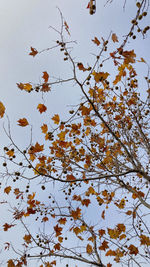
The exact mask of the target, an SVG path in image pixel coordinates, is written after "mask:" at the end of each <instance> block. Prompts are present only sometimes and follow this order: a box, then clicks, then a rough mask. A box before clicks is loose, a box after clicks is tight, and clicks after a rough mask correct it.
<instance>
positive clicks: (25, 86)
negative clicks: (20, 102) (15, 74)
mask: <svg viewBox="0 0 150 267" xmlns="http://www.w3.org/2000/svg"><path fill="white" fill-rule="evenodd" d="M31 88H32V85H31V84H30V83H24V90H25V91H30V90H31Z"/></svg>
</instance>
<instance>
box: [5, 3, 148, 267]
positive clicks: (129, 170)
mask: <svg viewBox="0 0 150 267" xmlns="http://www.w3.org/2000/svg"><path fill="white" fill-rule="evenodd" d="M109 2H112V1H107V3H109ZM93 5H94V7H93ZM88 8H89V9H90V14H91V15H94V14H95V12H97V11H96V1H90V2H89V4H88ZM148 8H149V2H148V1H146V0H141V1H138V2H137V1H136V2H135V17H134V18H133V20H132V21H131V25H130V29H129V31H128V33H127V34H126V35H125V37H123V40H122V41H120V39H121V38H122V36H121V37H119V36H117V33H112V32H111V33H110V35H109V37H108V38H107V39H106V38H104V37H101V38H100V37H98V36H94V37H93V39H92V43H93V45H95V51H96V52H95V53H96V54H95V55H93V62H92V63H85V62H86V60H87V59H85V60H84V59H82V60H81V59H80V60H78V61H77V60H76V59H74V56H73V49H72V46H74V45H76V44H75V42H73V41H72V40H71V39H70V38H71V36H70V31H71V30H70V28H69V26H68V24H67V22H66V21H65V19H64V17H63V15H62V13H61V11H60V17H61V27H60V30H57V29H54V30H55V31H56V32H57V33H58V39H57V40H56V45H55V48H48V49H45V50H44V51H41V52H48V51H49V50H52V51H54V50H53V49H59V50H60V51H61V52H62V54H63V60H64V62H65V64H68V65H69V68H70V66H71V70H72V76H70V77H68V78H66V79H65V78H52V77H51V74H50V73H48V71H43V74H42V81H41V83H39V84H32V83H28V82H27V83H26V82H25V83H23V82H18V83H17V87H18V89H19V90H22V91H23V92H24V91H25V92H26V93H30V94H34V93H35V92H37V93H39V94H40V93H41V96H42V97H41V103H39V104H38V105H37V110H35V113H36V112H39V113H40V114H41V121H39V129H40V135H41V136H38V135H37V139H36V138H33V137H32V125H31V124H32V122H30V120H29V119H27V118H25V117H23V118H20V119H18V121H17V122H16V123H17V124H18V127H22V132H23V131H24V130H25V129H26V127H28V128H29V129H30V130H31V139H30V140H29V145H28V146H27V147H24V149H21V148H20V147H19V146H18V145H17V142H16V140H14V139H13V138H12V135H11V131H10V123H9V121H8V127H7V129H6V128H5V132H6V134H7V136H8V138H9V141H10V142H9V145H7V146H6V145H5V146H4V149H3V154H1V159H2V162H3V163H2V164H3V171H1V177H2V188H1V190H2V192H3V194H4V196H6V201H4V202H3V203H1V204H3V205H7V204H9V203H10V198H8V197H9V196H11V197H12V198H14V199H15V205H14V207H13V208H12V210H11V211H12V218H10V221H9V222H6V223H5V224H4V225H3V230H4V231H10V229H12V230H13V229H15V227H17V225H18V224H21V225H22V226H23V228H24V235H23V236H22V237H21V238H22V241H21V242H22V249H21V250H16V249H15V247H14V245H15V240H14V244H12V245H11V244H10V242H9V241H6V242H5V246H4V251H5V253H8V251H10V250H11V249H13V250H14V252H15V254H16V258H15V257H13V258H11V259H8V261H7V266H8V267H14V266H16V267H20V266H28V264H29V263H30V260H33V259H35V260H36V259H38V260H39V261H38V264H39V265H38V266H39V267H43V266H46V267H53V266H59V259H60V258H61V259H65V262H66V260H67V259H69V260H70V261H69V262H71V260H72V261H76V264H77V266H80V264H81V262H83V263H85V264H86V265H89V266H101V267H104V266H107V267H111V266H126V265H127V266H144V264H145V266H146V264H148V263H150V252H149V246H150V238H149V234H150V230H149V224H148V218H149V217H148V216H149V209H150V204H149V197H150V196H149V183H150V173H149V169H150V168H149V166H150V158H149V154H150V143H149V129H150V127H149V103H150V78H149V76H148V75H149V65H148V62H147V60H146V59H144V58H143V57H142V58H141V57H140V58H139V57H138V55H136V32H137V34H139V35H140V38H148V30H149V29H150V27H149V26H147V25H145V26H144V27H143V26H142V27H143V28H141V24H140V23H141V20H142V19H144V18H145V17H146V16H147V14H148ZM129 40H130V46H132V49H128V41H129ZM131 43H132V45H131ZM39 54H40V51H38V50H37V49H36V48H33V47H31V50H30V52H29V55H30V56H32V57H33V58H34V57H37V56H38V55H39ZM108 61H109V62H110V64H111V68H112V70H113V71H112V73H111V71H108V70H107V68H106V67H105V64H107V62H108ZM139 65H140V66H143V65H144V66H146V67H145V69H147V70H146V71H147V73H146V75H145V77H142V75H141V74H140V73H139V72H138V71H137V70H136V69H137V66H139ZM141 68H142V67H141ZM114 73H115V74H114ZM67 83H69V84H70V88H72V87H75V88H76V87H77V88H79V89H80V92H81V98H80V101H79V102H78V103H74V106H73V107H71V109H70V110H69V113H68V115H66V114H64V117H62V115H60V114H57V113H56V114H55V113H54V115H53V117H52V118H51V120H50V119H49V118H48V116H47V123H46V122H44V121H43V119H42V114H43V113H44V114H46V112H47V113H48V110H49V109H50V107H49V106H47V105H46V104H45V100H44V99H45V98H46V95H47V94H51V91H52V90H53V88H54V87H55V85H57V84H59V85H63V84H67ZM141 86H142V90H143V91H142V94H141ZM70 90H72V89H70ZM30 94H29V97H30ZM56 102H57V101H56ZM69 104H70V103H69ZM0 117H4V119H5V107H4V105H3V103H2V102H0ZM6 120H7V118H6ZM30 130H29V131H30ZM41 140H42V141H41ZM22 183H23V184H24V189H22V185H21V184H22ZM16 184H17V186H16ZM40 190H43V191H44V194H41V193H39V191H40ZM113 218H114V222H113ZM78 264H79V265H78ZM119 264H120V265H119ZM66 266H68V265H66ZM147 266H148V265H147Z"/></svg>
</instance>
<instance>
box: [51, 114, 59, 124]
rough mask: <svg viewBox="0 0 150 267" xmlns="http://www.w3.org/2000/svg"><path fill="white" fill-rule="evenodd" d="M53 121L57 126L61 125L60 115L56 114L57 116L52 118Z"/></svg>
mask: <svg viewBox="0 0 150 267" xmlns="http://www.w3.org/2000/svg"><path fill="white" fill-rule="evenodd" d="M52 120H53V121H54V123H55V124H59V122H60V118H59V115H58V114H55V115H54V116H53V117H52Z"/></svg>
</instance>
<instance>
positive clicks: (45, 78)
mask: <svg viewBox="0 0 150 267" xmlns="http://www.w3.org/2000/svg"><path fill="white" fill-rule="evenodd" d="M42 78H43V79H44V82H45V83H47V82H48V79H49V74H48V73H47V72H46V71H43V76H42Z"/></svg>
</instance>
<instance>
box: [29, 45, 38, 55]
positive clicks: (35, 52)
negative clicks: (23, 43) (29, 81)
mask: <svg viewBox="0 0 150 267" xmlns="http://www.w3.org/2000/svg"><path fill="white" fill-rule="evenodd" d="M30 48H31V52H30V53H29V55H30V56H33V57H35V56H36V54H38V51H37V50H36V49H35V48H33V47H32V46H31V47H30Z"/></svg>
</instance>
